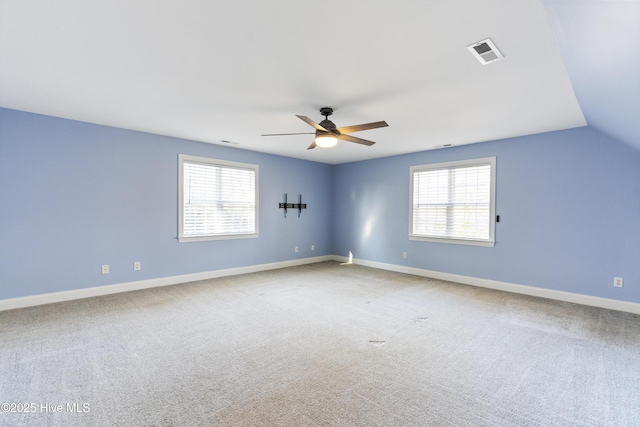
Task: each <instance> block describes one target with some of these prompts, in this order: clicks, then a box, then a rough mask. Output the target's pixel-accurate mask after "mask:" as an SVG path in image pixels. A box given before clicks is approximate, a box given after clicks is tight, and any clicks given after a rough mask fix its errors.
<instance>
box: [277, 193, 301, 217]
mask: <svg viewBox="0 0 640 427" xmlns="http://www.w3.org/2000/svg"><path fill="white" fill-rule="evenodd" d="M278 209H284V217H285V218H286V217H287V209H298V218H300V213H301V212H302V209H307V204H306V203H302V194H298V203H287V193H284V203H278Z"/></svg>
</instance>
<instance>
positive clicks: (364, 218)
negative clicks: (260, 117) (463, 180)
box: [332, 128, 640, 302]
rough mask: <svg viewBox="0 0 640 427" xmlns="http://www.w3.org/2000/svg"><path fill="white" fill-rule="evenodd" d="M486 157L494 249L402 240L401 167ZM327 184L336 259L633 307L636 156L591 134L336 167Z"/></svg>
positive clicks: (637, 234) (638, 270) (405, 197)
mask: <svg viewBox="0 0 640 427" xmlns="http://www.w3.org/2000/svg"><path fill="white" fill-rule="evenodd" d="M489 156H496V157H497V177H496V180H497V188H496V192H497V194H496V212H497V214H498V215H500V222H499V223H497V224H496V241H497V243H496V245H495V247H493V248H487V247H478V246H464V245H454V244H444V243H429V242H420V241H410V240H409V239H408V222H409V167H410V166H412V165H419V164H426V163H437V162H445V161H453V160H461V159H470V158H477V157H489ZM333 179H334V190H333V194H334V203H333V209H334V213H333V216H334V231H333V236H334V239H333V249H332V252H333V253H334V254H336V255H341V256H348V254H349V251H351V252H352V253H353V256H354V258H356V259H362V260H368V261H375V262H381V263H388V264H395V265H400V266H408V267H415V268H421V269H427V270H434V271H438V272H444V273H452V274H459V275H465V276H471V277H476V278H484V279H492V280H498V281H504V282H508V283H514V284H521V285H529V286H537V287H542V288H549V289H555V290H561V291H568V292H575V293H580V294H586V295H592V296H599V297H605V298H613V299H620V300H626V301H631V302H640V152H638V151H636V150H634V149H632V148H630V147H628V146H626V145H624V144H621V143H619V142H616V141H614V140H611V139H609V138H607V137H606V136H604V135H602V134H601V133H599V132H597V131H594V130H592V129H589V128H579V129H573V130H567V131H560V132H552V133H546V134H539V135H533V136H527V137H521V138H513V139H507V140H501V141H493V142H487V143H482V144H473V145H467V146H460V147H452V148H449V149H441V150H434V151H425V152H421V153H416V154H409V155H403V156H396V157H388V158H384V159H377V160H370V161H363V162H357V163H349V164H343V165H338V166H336V167H334V177H333ZM405 251H406V252H407V253H408V257H407V259H403V258H402V252H405ZM614 276H618V277H623V278H624V281H625V282H624V288H622V289H619V288H614V287H613V286H612V284H613V277H614Z"/></svg>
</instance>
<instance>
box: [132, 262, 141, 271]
mask: <svg viewBox="0 0 640 427" xmlns="http://www.w3.org/2000/svg"><path fill="white" fill-rule="evenodd" d="M133 270H134V271H138V270H140V261H136V262H134V263H133Z"/></svg>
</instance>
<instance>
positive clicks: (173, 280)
mask: <svg viewBox="0 0 640 427" xmlns="http://www.w3.org/2000/svg"><path fill="white" fill-rule="evenodd" d="M323 261H339V262H344V263H348V262H350V260H349V258H347V257H342V256H338V255H327V256H319V257H313V258H303V259H296V260H290V261H282V262H274V263H270V264H259V265H252V266H247V267H236V268H228V269H223V270H213V271H205V272H202V273H192V274H183V275H179V276H170V277H161V278H158V279H149V280H139V281H135V282H127V283H118V284H114V285H106V286H96V287H91V288H83V289H75V290H71V291H62V292H52V293H47V294H40V295H32V296H27V297H19V298H10V299H5V300H0V311H5V310H13V309H16V308H24V307H32V306H37V305H43V304H51V303H55V302H62V301H72V300H76V299H82V298H90V297H97V296H101V295H109V294H116V293H120V292H129V291H137V290H140V289H148V288H156V287H160V286H169V285H177V284H179V283H188V282H195V281H197V280H207V279H215V278H217V277H226V276H234V275H237V274H246V273H256V272H259V271H266V270H275V269H278V268H286V267H294V266H297V265H304V264H313V263H317V262H323ZM351 262H353V264H357V265H363V266H366V267H373V268H379V269H381V270H389V271H396V272H399V273H406V274H412V275H414V276H422V277H429V278H432V279H440V280H447V281H450V282H456V283H462V284H465V285H472V286H479V287H482V288H489V289H496V290H500V291H506V292H513V293H517V294H523V295H530V296H535V297H541V298H548V299H553V300H558V301H565V302H572V303H576V304H582V305H588V306H593V307H601V308H606V309H610V310H617V311H624V312H628V313H635V314H640V304H639V303H634V302H627V301H620V300H614V299H609V298H601V297H594V296H590V295H583V294H576V293H572V292H564V291H556V290H553V289H545V288H537V287H534V286H525V285H517V284H513V283H507V282H500V281H497V280H490V279H480V278H477V277H470V276H462V275H459V274H451V273H442V272H439V271H433V270H425V269H421V268H414V267H405V266H401V265H395V264H386V263H382V262H376V261H367V260H361V259H353V260H352V261H351Z"/></svg>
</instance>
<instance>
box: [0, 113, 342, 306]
mask: <svg viewBox="0 0 640 427" xmlns="http://www.w3.org/2000/svg"><path fill="white" fill-rule="evenodd" d="M179 153H185V154H193V155H198V156H206V157H213V158H220V159H225V160H232V161H239V162H246V163H254V164H258V165H259V167H260V171H259V179H260V181H259V185H260V193H259V200H260V217H259V221H260V236H259V238H257V239H240V240H223V241H207V242H196V243H178V241H177V239H176V237H177V233H178V231H177V227H178V208H177V197H178V154H179ZM331 176H332V168H331V166H328V165H325V164H321V163H314V162H307V161H302V160H296V159H290V158H285V157H279V156H272V155H267V154H262V153H256V152H252V151H248V150H240V149H235V148H230V147H224V146H218V145H211V144H204V143H199V142H193V141H186V140H181V139H176V138H169V137H163V136H158V135H151V134H145V133H141V132H133V131H128V130H123V129H117V128H111V127H105V126H98V125H92V124H87V123H81V122H76V121H70V120H63V119H58V118H53V117H47V116H41V115H36V114H30V113H25V112H19V111H15V110H7V109H0V236H1V238H0V299H7V298H14V297H21V296H28V295H36V294H43V293H48V292H57V291H65V290H71V289H78V288H86V287H92V286H100V285H107V284H114V283H125V282H131V281H137V280H144V279H152V278H160V277H167V276H176V275H181V274H188V273H198V272H205V271H211V270H218V269H225V268H233V267H242V266H250V265H256V264H265V263H272V262H280V261H287V260H293V259H298V258H307V257H313V256H322V255H328V254H330V253H331V235H330V234H331V233H330V232H331V216H330V213H331V203H332V196H331V186H330V185H327V184H326V183H327V182H330V181H331ZM284 193H288V194H289V197H293V198H297V195H298V194H302V195H303V202H305V203H307V205H308V209H307V210H306V211H303V213H302V215H301V217H300V218H298V217H297V215H296V213H291V214H289V215H287V218H286V219H285V218H284V216H283V212H282V210H281V209H278V202H280V201H282V198H283V194H284ZM312 244H313V245H315V251H313V252H312V251H311V245H312ZM294 246H299V249H300V250H299V252H298V253H295V252H294ZM134 261H140V262H141V263H142V269H141V270H140V271H133V262H134ZM102 264H109V265H110V274H108V275H102V274H101V265H102Z"/></svg>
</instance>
